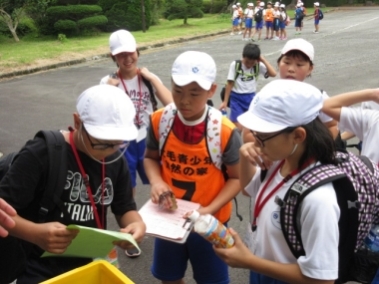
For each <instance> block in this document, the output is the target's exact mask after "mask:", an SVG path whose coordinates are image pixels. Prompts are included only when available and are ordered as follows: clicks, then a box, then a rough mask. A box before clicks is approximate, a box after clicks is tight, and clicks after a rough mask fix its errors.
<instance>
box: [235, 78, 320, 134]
mask: <svg viewBox="0 0 379 284" xmlns="http://www.w3.org/2000/svg"><path fill="white" fill-rule="evenodd" d="M322 105H323V98H322V94H321V92H320V90H319V89H317V88H315V87H314V86H312V85H310V84H307V83H304V82H299V81H296V80H283V79H281V80H275V81H271V82H270V83H268V84H267V85H266V86H264V87H263V88H262V89H261V91H260V92H259V93H258V94H257V95H256V96H255V97H254V99H253V101H252V102H251V104H250V107H249V110H248V111H247V112H245V113H243V114H242V115H240V116H238V117H237V120H238V122H239V123H241V125H242V126H243V127H245V128H248V129H251V130H253V131H257V132H261V133H271V132H277V131H280V130H283V129H285V128H287V127H296V126H301V125H306V124H308V123H310V122H312V121H313V120H314V119H316V117H317V116H318V114H319V112H320V110H321V108H322Z"/></svg>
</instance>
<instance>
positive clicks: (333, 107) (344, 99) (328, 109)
mask: <svg viewBox="0 0 379 284" xmlns="http://www.w3.org/2000/svg"><path fill="white" fill-rule="evenodd" d="M364 101H375V102H379V89H365V90H360V91H355V92H349V93H344V94H340V95H337V96H334V97H331V98H329V99H327V100H325V101H324V105H323V108H322V111H323V112H324V113H326V114H327V115H329V116H330V117H332V118H333V119H335V120H337V121H340V118H341V108H342V107H347V106H351V105H354V104H357V103H361V102H364Z"/></svg>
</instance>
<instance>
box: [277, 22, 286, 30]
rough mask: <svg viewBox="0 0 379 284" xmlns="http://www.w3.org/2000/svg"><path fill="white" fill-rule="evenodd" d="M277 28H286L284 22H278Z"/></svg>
mask: <svg viewBox="0 0 379 284" xmlns="http://www.w3.org/2000/svg"><path fill="white" fill-rule="evenodd" d="M279 28H280V29H281V30H284V29H285V28H286V22H284V21H283V22H280V23H279Z"/></svg>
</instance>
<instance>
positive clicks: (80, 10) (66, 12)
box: [46, 5, 102, 19]
mask: <svg viewBox="0 0 379 284" xmlns="http://www.w3.org/2000/svg"><path fill="white" fill-rule="evenodd" d="M100 12H102V9H101V7H100V6H98V5H70V6H53V7H50V8H48V9H47V10H46V14H47V16H48V17H52V18H57V19H67V18H72V16H74V17H78V16H80V17H81V18H82V17H83V16H86V15H91V14H96V13H100Z"/></svg>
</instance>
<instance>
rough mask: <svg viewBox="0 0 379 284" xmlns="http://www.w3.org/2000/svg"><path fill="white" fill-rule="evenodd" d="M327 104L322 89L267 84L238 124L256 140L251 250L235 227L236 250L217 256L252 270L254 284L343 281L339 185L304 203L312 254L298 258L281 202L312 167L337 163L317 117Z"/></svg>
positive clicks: (244, 180)
mask: <svg viewBox="0 0 379 284" xmlns="http://www.w3.org/2000/svg"><path fill="white" fill-rule="evenodd" d="M322 103H323V98H322V96H321V93H320V91H319V90H318V89H317V88H315V87H313V86H311V85H309V84H306V83H302V82H298V81H294V80H276V81H272V82H270V83H269V84H267V85H266V86H264V87H263V88H262V90H261V91H260V92H259V93H258V94H257V96H255V98H254V100H253V102H252V103H251V106H250V108H249V110H248V111H247V112H246V113H244V114H242V115H241V116H240V117H239V118H238V121H239V122H240V123H241V124H242V125H243V126H244V127H245V128H246V129H249V131H251V132H252V133H253V135H254V137H255V142H254V143H253V142H249V143H246V144H244V145H243V146H242V147H241V148H240V159H241V163H240V182H241V188H242V189H243V191H244V192H245V193H246V194H247V195H249V196H251V197H253V199H254V200H255V202H254V207H253V212H252V215H253V226H252V228H251V229H250V230H249V237H248V238H247V239H248V240H249V241H248V246H249V248H248V247H246V245H245V244H244V243H243V241H242V240H241V238H240V236H239V235H238V234H237V233H236V232H234V231H233V230H232V229H231V230H230V231H231V232H232V235H233V237H234V240H235V245H234V247H232V248H230V249H218V248H214V250H215V251H216V253H217V255H218V256H220V257H221V258H222V259H223V260H224V261H226V263H228V264H229V265H231V266H233V267H238V268H245V269H249V270H250V282H249V283H251V284H265V283H275V284H284V283H316V282H317V283H334V280H335V279H337V278H338V265H339V258H338V246H339V228H338V221H339V217H340V210H339V206H338V202H337V198H336V194H335V191H334V188H333V185H332V183H331V182H329V183H326V184H324V185H322V186H319V187H318V188H317V189H316V190H315V191H312V192H311V193H310V194H308V195H307V196H306V197H305V198H304V199H303V200H302V203H301V208H300V209H299V211H301V213H300V212H299V214H301V216H302V218H299V220H298V222H299V228H301V232H299V234H301V239H302V245H303V247H304V251H305V254H304V255H303V256H301V257H299V258H298V259H297V258H296V257H295V256H294V255H293V254H292V252H291V250H290V248H289V246H288V244H287V242H286V239H285V237H284V234H283V232H282V230H284V228H282V227H281V223H280V222H279V217H281V216H280V205H279V203H278V202H277V201H276V200H280V199H282V200H283V198H284V196H285V195H286V194H287V191H288V190H289V188H290V186H291V184H292V183H293V182H294V181H296V180H297V178H298V177H299V176H301V175H302V174H303V173H304V172H306V171H307V170H308V169H310V168H312V167H314V166H316V165H318V164H320V163H321V164H333V165H334V164H335V163H336V158H335V152H334V147H333V138H332V136H331V135H330V133H329V131H328V129H327V128H326V127H325V126H324V124H322V123H321V122H320V121H319V119H318V118H317V117H318V114H319V112H320V110H321V108H322ZM254 144H255V145H254ZM261 156H265V157H268V158H269V159H271V160H272V161H273V165H272V167H270V169H268V171H267V174H266V177H265V178H264V179H263V180H262V178H261V171H262V170H261V168H260V167H258V166H257V165H256V162H255V161H256V160H257V157H258V158H259V157H261ZM292 208H293V207H292ZM289 214H290V213H289ZM299 216H300V215H299ZM326 228H327V229H326Z"/></svg>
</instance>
